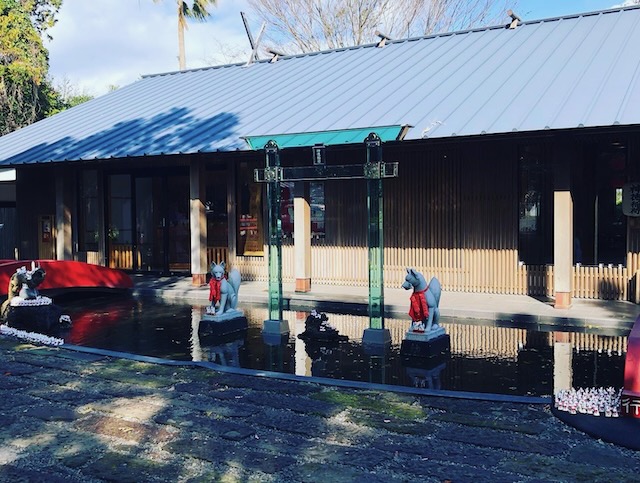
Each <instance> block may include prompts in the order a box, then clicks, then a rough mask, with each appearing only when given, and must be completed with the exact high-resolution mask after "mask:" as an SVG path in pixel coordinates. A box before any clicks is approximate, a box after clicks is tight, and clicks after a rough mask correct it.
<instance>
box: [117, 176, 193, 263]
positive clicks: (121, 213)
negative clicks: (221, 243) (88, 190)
mask: <svg viewBox="0 0 640 483" xmlns="http://www.w3.org/2000/svg"><path fill="white" fill-rule="evenodd" d="M107 193H108V202H107V206H108V209H109V211H108V214H107V238H108V239H107V247H108V256H109V266H110V267H113V268H122V269H125V270H133V271H138V272H156V273H164V274H166V273H175V272H189V271H190V269H191V258H190V253H191V237H190V233H191V232H190V226H189V177H188V176H187V175H172V174H170V173H163V174H160V175H156V176H142V175H131V174H112V175H110V176H109V177H108V190H107Z"/></svg>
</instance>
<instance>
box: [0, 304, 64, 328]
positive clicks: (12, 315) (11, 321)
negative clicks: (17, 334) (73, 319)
mask: <svg viewBox="0 0 640 483" xmlns="http://www.w3.org/2000/svg"><path fill="white" fill-rule="evenodd" d="M61 315H62V309H61V308H60V307H58V306H57V305H55V304H47V305H36V306H9V308H8V312H7V320H6V324H7V325H8V326H9V327H13V328H15V329H21V330H27V331H30V332H38V333H42V334H49V333H51V331H53V330H55V329H57V328H59V327H60V326H61V325H60V316H61Z"/></svg>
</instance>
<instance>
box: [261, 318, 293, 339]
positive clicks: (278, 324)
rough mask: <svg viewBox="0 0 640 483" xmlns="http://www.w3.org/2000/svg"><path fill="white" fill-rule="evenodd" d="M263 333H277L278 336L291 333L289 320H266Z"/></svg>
mask: <svg viewBox="0 0 640 483" xmlns="http://www.w3.org/2000/svg"><path fill="white" fill-rule="evenodd" d="M262 333H263V334H275V335H278V336H281V335H284V334H288V333H289V321H287V320H265V321H264V323H263V325H262Z"/></svg>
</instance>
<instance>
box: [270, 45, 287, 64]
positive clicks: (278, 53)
mask: <svg viewBox="0 0 640 483" xmlns="http://www.w3.org/2000/svg"><path fill="white" fill-rule="evenodd" d="M267 53H269V54H271V55H272V56H273V57H271V60H270V61H269V62H270V63H272V64H273V63H274V62H277V61H278V58H279V57H284V54H283V53H282V52H278V51H276V50H273V49H272V48H268V49H267Z"/></svg>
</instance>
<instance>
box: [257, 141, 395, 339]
mask: <svg viewBox="0 0 640 483" xmlns="http://www.w3.org/2000/svg"><path fill="white" fill-rule="evenodd" d="M364 143H365V147H366V149H367V161H366V163H365V164H355V165H336V166H326V165H325V164H324V157H323V156H322V153H318V152H316V153H314V155H315V156H314V161H313V166H296V167H281V166H280V155H279V148H278V145H277V144H276V142H275V141H273V140H271V141H269V142H268V143H267V144H266V145H265V147H264V149H265V155H266V167H265V169H256V170H255V171H254V179H255V181H256V182H260V183H267V204H268V219H269V249H268V257H269V261H268V263H269V320H268V321H265V324H267V323H275V322H278V323H281V322H282V220H281V215H280V201H281V200H280V198H281V194H280V183H281V182H283V181H327V180H333V179H366V180H367V207H368V217H367V218H368V230H367V241H368V259H369V328H368V329H366V330H365V331H364V335H363V337H362V342H363V344H365V345H366V344H368V345H376V346H378V345H379V346H384V345H386V344H388V343H390V342H391V334H390V333H389V329H386V328H385V327H384V285H383V271H384V230H383V228H384V224H383V207H384V204H383V201H384V198H383V185H382V180H383V179H384V178H395V177H397V176H398V163H397V162H393V163H385V162H383V161H382V143H381V140H380V137H379V136H378V135H377V134H376V133H373V132H372V133H370V134H369V135H368V136H367V138H366V139H365V140H364ZM287 327H288V326H287Z"/></svg>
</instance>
